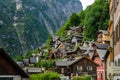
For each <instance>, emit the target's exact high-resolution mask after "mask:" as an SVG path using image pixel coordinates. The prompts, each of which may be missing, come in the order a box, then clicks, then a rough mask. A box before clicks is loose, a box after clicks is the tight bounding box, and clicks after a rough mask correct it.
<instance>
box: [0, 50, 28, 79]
mask: <svg viewBox="0 0 120 80" xmlns="http://www.w3.org/2000/svg"><path fill="white" fill-rule="evenodd" d="M8 79H9V80H29V76H28V75H27V74H26V73H25V72H24V71H23V70H22V68H21V67H20V66H19V65H18V64H17V63H16V62H15V61H14V60H13V59H12V58H11V57H10V56H9V55H8V54H7V53H6V52H5V51H4V49H3V48H0V80H8Z"/></svg>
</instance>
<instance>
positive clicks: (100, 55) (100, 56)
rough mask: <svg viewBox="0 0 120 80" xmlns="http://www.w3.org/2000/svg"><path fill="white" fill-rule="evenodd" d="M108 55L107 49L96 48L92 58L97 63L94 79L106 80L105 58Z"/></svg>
mask: <svg viewBox="0 0 120 80" xmlns="http://www.w3.org/2000/svg"><path fill="white" fill-rule="evenodd" d="M108 55H109V53H108V50H107V49H96V50H95V52H94V54H93V57H92V60H93V61H94V62H95V63H97V64H99V66H98V67H97V79H96V80H106V71H105V70H106V59H107V56H108Z"/></svg>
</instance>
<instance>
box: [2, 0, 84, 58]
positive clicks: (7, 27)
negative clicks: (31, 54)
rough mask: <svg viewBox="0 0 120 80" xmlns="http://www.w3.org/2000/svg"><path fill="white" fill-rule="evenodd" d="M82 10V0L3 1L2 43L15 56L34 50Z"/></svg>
mask: <svg viewBox="0 0 120 80" xmlns="http://www.w3.org/2000/svg"><path fill="white" fill-rule="evenodd" d="M80 10H82V5H81V2H80V1H79V0H0V46H1V47H3V48H5V49H6V51H7V52H9V53H10V55H11V56H15V55H17V54H22V53H25V52H26V51H28V50H30V49H34V48H36V47H38V46H40V45H41V44H42V43H44V42H45V40H46V39H47V37H48V35H49V34H51V35H53V34H54V32H55V31H56V30H58V29H59V28H60V27H61V26H62V25H63V24H64V22H65V21H66V20H67V19H68V18H69V16H70V15H71V13H72V12H79V11H80Z"/></svg>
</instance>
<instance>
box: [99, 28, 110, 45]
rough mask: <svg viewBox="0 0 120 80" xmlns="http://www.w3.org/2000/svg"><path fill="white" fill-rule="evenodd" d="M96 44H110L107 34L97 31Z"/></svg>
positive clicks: (103, 31) (104, 31)
mask: <svg viewBox="0 0 120 80" xmlns="http://www.w3.org/2000/svg"><path fill="white" fill-rule="evenodd" d="M97 42H98V43H102V44H109V42H110V36H109V32H108V31H106V30H99V31H98V39H97Z"/></svg>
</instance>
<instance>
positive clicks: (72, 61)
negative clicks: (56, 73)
mask: <svg viewBox="0 0 120 80" xmlns="http://www.w3.org/2000/svg"><path fill="white" fill-rule="evenodd" d="M83 58H85V59H88V58H86V57H79V58H77V59H75V60H71V61H67V60H66V61H55V63H56V65H57V66H70V65H72V64H74V63H76V62H77V61H79V60H82V59H83ZM88 60H89V61H91V62H92V63H94V62H93V61H92V60H90V59H88ZM94 64H95V65H98V64H96V63H94Z"/></svg>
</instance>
